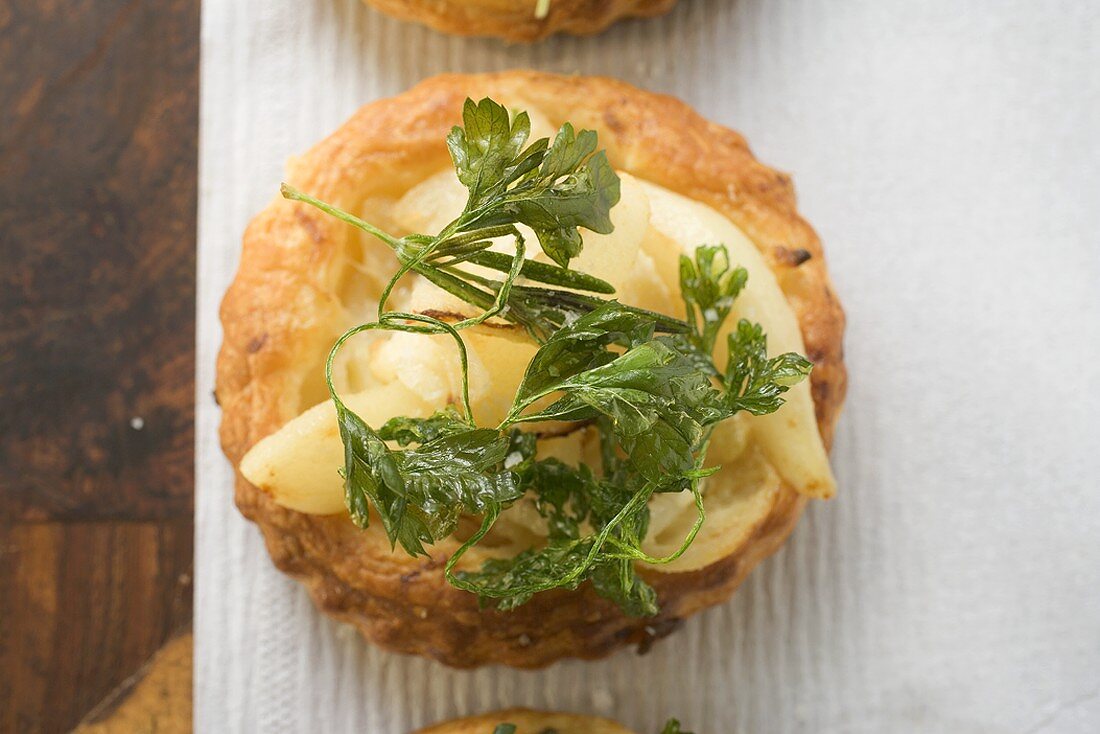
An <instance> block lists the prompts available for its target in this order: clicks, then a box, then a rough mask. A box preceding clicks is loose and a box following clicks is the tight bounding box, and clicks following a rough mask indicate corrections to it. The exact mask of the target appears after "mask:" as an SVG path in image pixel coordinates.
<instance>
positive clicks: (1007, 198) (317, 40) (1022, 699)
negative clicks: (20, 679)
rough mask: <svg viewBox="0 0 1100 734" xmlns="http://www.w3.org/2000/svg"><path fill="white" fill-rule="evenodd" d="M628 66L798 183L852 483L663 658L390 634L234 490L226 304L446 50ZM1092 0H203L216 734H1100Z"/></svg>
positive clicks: (206, 432) (202, 466) (1097, 197)
mask: <svg viewBox="0 0 1100 734" xmlns="http://www.w3.org/2000/svg"><path fill="white" fill-rule="evenodd" d="M511 67H537V68H541V69H547V70H554V71H564V72H582V73H593V74H597V73H598V74H608V75H613V76H618V77H621V78H624V79H626V80H627V81H630V82H633V83H635V84H638V85H640V86H644V87H647V88H650V89H655V90H660V91H666V92H670V93H674V94H676V95H678V96H680V97H682V98H684V99H686V100H687V101H688V102H690V103H691V104H693V105H695V106H696V107H697V108H698V109H699V110H700V111H701V112H703V113H704V114H705V115H707V116H708V117H710V118H711V119H714V120H716V121H718V122H721V123H724V124H727V125H729V126H731V127H734V128H736V129H738V130H740V131H742V132H743V133H745V134H746V135H747V137H748V139H749V140H750V142H751V143H752V146H753V149H754V150H755V151H756V153H757V154H758V155H759V156H760V157H761V158H762V159H763V160H764V161H765V162H767V163H770V164H772V165H774V166H776V167H779V168H781V169H784V170H788V171H791V172H792V173H793V175H794V178H795V181H796V183H797V185H798V190H799V193H800V201H801V209H802V211H803V213H804V214H805V215H806V216H807V217H808V218H809V219H810V221H811V222H813V223H814V225H815V226H816V227H817V229H818V231H819V232H820V234H821V235H822V238H823V239H824V241H825V243H826V248H827V254H828V258H829V264H830V267H831V270H832V273H833V277H834V279H835V281H836V284H837V287H838V290H839V293H840V295H841V298H842V299H843V302H844V304H845V306H846V308H847V311H848V314H849V320H850V321H849V331H848V338H847V359H848V365H849V368H850V370H851V390H850V393H849V396H848V405H847V408H846V411H845V415H844V418H843V420H842V422H841V426H840V431H839V435H838V438H837V442H836V448H835V451H834V454H833V460H834V464H835V467H836V473H837V477H838V479H839V482H840V493H839V496H838V497H837V499H836V500H834V501H832V502H829V503H815V504H813V505H812V506H811V508H810V509H809V511H808V512H807V513H806V516H805V517H804V519H803V520H802V522H801V524H800V525H799V527H798V528H797V529H796V531H795V533H794V536H793V537H792V539H791V541H790V542H789V543H788V544H787V546H786V547H785V548H784V549H783V550H782V551H781V552H780V553H778V554H777V555H776V556H775V557H774V558H772V559H770V560H768V561H767V562H765V563H764V564H763V565H762V566H761V567H760V568H758V569H757V570H756V572H755V573H754V574H753V575H752V577H751V578H750V579H749V581H748V582H747V583H746V584H745V586H744V587H743V588H742V589H741V591H739V592H738V594H737V596H736V597H735V598H734V600H733V601H732V602H730V603H729V604H726V605H724V606H722V607H720V608H717V609H715V610H712V611H710V612H707V613H705V614H703V615H700V616H699V617H696V618H694V619H692V620H690V621H689V622H688V624H687V625H686V626H685V628H684V629H683V630H682V631H680V632H679V633H678V634H676V635H674V636H673V637H671V638H669V639H667V640H665V641H663V642H661V643H660V644H658V645H657V646H656V648H655V649H654V650H653V651H652V652H651V653H650V654H649V655H648V656H647V657H643V658H639V657H637V656H635V655H634V654H633V653H631V652H626V653H623V654H619V655H617V656H614V657H612V658H611V659H609V660H607V661H605V662H600V663H578V662H567V663H563V664H559V665H556V666H553V667H551V668H550V669H548V670H546V671H543V672H535V673H530V672H528V673H523V672H516V671H513V670H509V669H503V668H487V669H482V670H478V671H476V672H456V671H452V670H449V669H447V668H445V667H443V666H441V665H438V664H435V663H432V662H428V661H425V660H420V659H414V658H406V657H401V656H395V655H391V654H387V653H384V652H381V651H378V650H376V649H373V648H371V647H369V646H368V645H367V644H366V643H364V642H362V641H361V640H360V639H359V638H358V637H357V636H356V635H355V634H354V633H352V632H351V631H350V630H349V629H346V628H343V627H341V626H340V625H338V624H336V623H334V622H332V621H330V620H328V619H326V618H324V617H322V616H321V615H320V614H319V613H317V612H316V611H315V610H314V609H313V607H312V605H311V604H310V602H309V600H308V599H307V598H306V595H305V593H304V592H303V591H302V590H301V589H300V588H299V587H298V586H297V585H296V584H295V583H294V582H292V581H290V580H289V579H287V578H284V577H283V576H282V575H280V574H279V573H278V572H277V571H275V569H274V568H273V567H272V565H271V563H270V561H269V560H268V557H267V555H266V553H265V551H264V548H263V546H262V544H261V541H260V537H259V533H258V532H257V531H256V530H255V528H253V527H252V526H251V525H249V524H248V523H246V522H245V521H244V520H243V519H241V517H240V516H239V515H238V514H237V512H236V510H235V508H234V507H233V504H232V498H231V492H232V481H231V472H230V469H229V466H228V465H227V463H226V462H225V460H224V458H223V457H222V454H221V452H220V450H219V448H218V445H217V435H216V427H217V422H218V420H219V415H218V410H217V408H216V406H215V405H214V403H213V401H212V399H211V389H212V385H213V365H214V357H215V354H216V351H217V348H218V345H219V343H220V339H221V335H220V327H219V325H218V321H217V305H218V302H219V300H220V299H221V296H222V293H223V291H224V289H225V287H226V285H227V284H228V283H229V281H230V279H231V277H232V274H233V272H234V269H235V267H236V262H237V256H238V250H239V243H240V235H241V232H242V231H243V229H244V227H245V225H246V223H247V222H248V220H249V218H250V217H252V216H253V215H254V214H255V213H257V212H258V211H259V210H260V209H261V208H263V206H264V205H265V204H266V203H267V202H268V201H269V200H270V199H271V198H272V197H273V196H274V195H275V193H276V191H277V189H278V184H279V181H280V178H281V173H282V170H283V163H284V161H285V160H286V159H287V158H288V157H289V156H292V155H294V154H295V153H297V152H300V151H303V150H305V149H306V148H307V147H309V146H310V145H311V144H312V143H314V142H315V141H317V140H319V139H320V138H321V137H323V136H325V135H326V134H328V133H329V132H330V131H331V130H333V129H334V128H335V127H336V126H338V125H339V124H340V123H341V121H342V120H343V119H345V118H346V117H347V116H348V115H350V114H351V112H352V111H353V110H354V109H356V107H357V106H359V105H360V104H362V103H365V102H368V101H370V100H373V99H375V98H377V97H379V96H383V95H390V94H394V93H397V92H399V91H401V90H403V89H405V88H407V87H409V86H410V85H412V84H413V83H415V82H416V81H418V80H419V79H421V78H423V77H425V76H429V75H431V74H434V73H437V72H443V71H482V70H496V69H506V68H511ZM1098 68H1100V5H1097V4H1096V3H1093V2H1089V1H1088V0H1081V1H1079V2H1068V1H1067V2H1048V3H1036V2H1033V1H1032V0H1012V1H1009V0H1004V1H1001V2H997V1H995V0H988V1H987V2H968V3H963V2H958V1H957V0H927V1H924V2H905V1H904V0H813V1H799V0H683V1H682V2H681V4H680V7H679V8H678V9H677V10H676V11H675V12H674V13H672V14H671V15H670V16H668V17H666V18H662V19H659V20H652V21H642V22H629V23H624V24H621V25H619V26H617V27H616V28H615V29H613V30H612V31H611V32H610V33H608V34H606V35H603V36H600V37H597V38H592V39H558V40H554V41H551V42H549V43H544V44H541V45H537V46H534V47H529V48H528V47H509V46H505V45H502V44H500V43H497V42H494V41H486V40H463V39H457V38H449V37H444V36H441V35H438V34H436V33H433V32H431V31H427V30H424V29H421V28H419V27H416V26H411V25H406V24H402V23H398V22H396V21H392V20H390V19H387V18H384V17H382V16H380V15H379V14H377V13H375V12H373V11H370V10H368V9H367V8H365V7H362V6H361V5H360V4H359V2H358V1H357V0H293V1H291V0H205V2H204V3H203V31H202V111H201V174H200V179H201V181H200V188H201V206H200V228H199V273H200V274H199V305H198V316H199V352H198V354H199V357H198V398H197V399H198V438H197V470H198V478H197V484H198V486H197V509H196V514H197V538H196V557H197V560H196V565H197V572H196V581H197V585H196V609H195V631H196V673H195V683H196V685H195V726H196V730H197V731H199V732H246V731H247V732H369V733H371V734H374V733H377V734H404V732H407V731H409V730H410V729H412V728H414V727H416V726H419V725H423V724H425V723H429V722H431V721H434V720H439V719H442V718H445V717H449V716H452V715H457V714H467V713H475V712H481V711H483V710H487V709H491V708H495V707H504V706H514V705H528V706H539V707H550V708H557V709H565V710H574V711H582V712H592V713H600V714H608V715H613V716H615V717H617V718H619V719H621V720H622V721H623V722H625V723H626V724H628V725H630V726H632V727H636V728H637V729H638V730H639V731H641V732H655V731H656V730H657V729H658V728H659V724H660V722H662V721H663V720H664V718H665V717H667V716H669V715H673V714H675V715H677V716H679V717H680V718H681V719H683V720H684V722H685V723H686V724H688V725H690V727H692V728H694V729H695V730H697V731H699V732H701V734H717V733H718V732H745V733H750V732H755V733H762V732H883V731H905V732H908V731H920V732H964V731H965V732H1081V733H1085V732H1096V731H1100V486H1098V485H1100V419H1098V418H1097V415H1098V414H1100V386H1098V385H1100V295H1098V293H1100V289H1098V284H1100V146H1098V145H1097V134H1098V133H1100V129H1098V121H1100V74H1098V73H1097V69H1098Z"/></svg>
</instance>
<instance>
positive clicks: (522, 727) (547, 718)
mask: <svg viewBox="0 0 1100 734" xmlns="http://www.w3.org/2000/svg"><path fill="white" fill-rule="evenodd" d="M500 724H515V726H516V734H541V732H544V731H546V730H547V729H552V730H553V731H555V732H557V734H634V732H632V731H631V730H630V729H627V728H626V727H625V726H623V725H622V724H619V723H617V722H615V721H612V720H611V719H604V718H601V717H599V716H583V715H580V714H559V713H552V712H549V711H532V710H531V709H507V710H504V711H493V712H492V713H488V714H482V715H480V716H467V717H465V718H462V719H453V720H451V721H445V722H443V723H442V724H436V725H435V726H429V727H428V728H426V729H421V730H419V731H417V732H414V733H413V734H493V729H494V728H495V727H497V726H498V725H500Z"/></svg>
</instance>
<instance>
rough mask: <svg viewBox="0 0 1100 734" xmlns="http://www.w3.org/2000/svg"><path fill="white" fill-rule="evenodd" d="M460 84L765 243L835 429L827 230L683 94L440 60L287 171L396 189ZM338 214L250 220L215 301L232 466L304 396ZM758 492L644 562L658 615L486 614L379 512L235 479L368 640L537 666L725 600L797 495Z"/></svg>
mask: <svg viewBox="0 0 1100 734" xmlns="http://www.w3.org/2000/svg"><path fill="white" fill-rule="evenodd" d="M467 95H470V96H474V97H480V96H484V95H490V96H493V97H494V98H496V99H498V100H502V101H507V100H520V102H519V103H518V104H520V105H522V106H523V107H524V108H526V109H528V110H531V111H532V112H539V113H542V114H543V115H545V116H546V117H548V118H550V119H551V120H553V121H555V122H561V121H564V120H570V121H572V122H573V123H574V124H576V125H577V126H578V127H589V128H594V129H596V130H598V131H599V133H600V143H601V145H602V146H604V147H605V148H606V149H607V152H608V156H609V158H610V160H611V162H612V164H613V165H614V166H615V167H616V168H618V169H620V170H625V171H627V172H629V173H632V174H634V175H636V176H638V177H640V178H643V179H647V180H649V181H652V182H654V183H656V184H659V185H661V186H664V187H666V188H669V189H671V190H673V191H676V192H678V193H680V194H683V195H685V196H688V197H689V198H692V199H695V200H697V201H700V202H703V203H706V204H708V205H710V206H712V207H714V208H715V209H717V210H718V211H720V212H722V213H723V214H724V215H726V216H727V217H729V219H730V220H731V221H732V222H733V223H734V224H736V225H737V226H738V227H740V228H741V229H742V230H743V231H744V232H745V233H746V234H747V235H748V236H749V237H750V238H751V239H752V240H753V242H754V243H755V244H756V245H757V247H758V248H759V249H760V250H761V251H762V252H763V254H764V255H765V256H766V258H767V260H768V262H769V264H770V266H771V267H772V269H773V270H774V271H775V273H776V274H777V276H778V280H779V283H780V286H781V287H782V289H783V291H784V292H785V294H786V295H787V298H788V299H789V301H790V303H791V304H792V307H793V309H794V311H795V313H796V315H797V317H798V319H799V323H800V324H801V327H802V332H803V338H804V340H805V343H806V349H807V353H808V355H809V356H810V358H811V359H813V360H814V362H815V369H814V372H813V375H812V393H813V396H814V401H815V406H816V412H817V419H818V424H819V427H820V430H821V434H822V436H823V437H824V440H825V443H826V445H829V444H830V443H831V440H832V435H833V429H834V426H835V423H836V419H837V416H838V414H839V410H840V406H841V404H842V402H843V399H844V393H845V384H846V373H845V368H844V364H843V360H842V357H843V354H842V344H841V342H842V336H843V331H844V315H843V312H842V310H841V308H840V305H839V302H838V301H837V298H836V296H835V294H834V292H833V289H832V286H831V284H830V282H829V278H828V274H827V271H826V268H825V261H824V257H823V254H822V250H821V244H820V242H819V241H818V239H817V236H816V235H815V234H814V232H813V230H812V229H811V228H810V226H809V225H808V224H807V223H806V222H805V221H803V220H802V219H801V218H800V217H799V216H798V213H797V211H796V209H795V198H794V192H793V188H792V186H791V182H790V179H789V178H788V177H787V176H786V175H784V174H782V173H778V172H776V171H774V170H772V169H770V168H768V167H766V166H764V165H762V164H761V163H759V162H757V161H756V159H755V158H753V156H752V154H751V153H750V152H749V150H748V147H747V146H746V144H745V141H744V140H743V139H742V138H741V136H739V135H738V134H737V133H734V132H732V131H730V130H727V129H725V128H722V127H720V126H718V125H715V124H712V123H709V122H707V121H706V120H704V119H703V118H701V117H700V116H699V115H697V114H696V113H695V112H694V111H693V110H691V109H690V108H689V107H688V106H687V105H685V104H683V103H682V102H679V101H677V100H675V99H673V98H671V97H666V96H661V95H656V94H651V93H649V92H644V91H641V90H639V89H637V88H634V87H632V86H629V85H627V84H625V83H623V82H619V81H615V80H612V79H606V78H598V77H565V76H557V75H550V74H542V73H535V72H508V73H503V74H493V75H474V76H460V75H453V76H450V75H449V76H440V77H435V78H432V79H429V80H427V81H425V82H423V83H421V84H420V85H418V86H416V87H414V88H413V89H411V90H409V91H408V92H405V93H404V94H402V95H400V96H398V97H395V98H392V99H386V100H381V101H378V102H375V103H373V104H370V105H367V106H366V107H363V108H362V109H361V110H360V111H359V112H358V113H356V114H355V115H354V116H353V117H352V118H351V119H350V120H349V121H348V122H347V123H346V124H345V125H344V126H343V127H341V128H340V129H339V130H337V131H336V132H335V133H334V134H333V135H331V136H330V137H329V138H328V139H326V140H325V141H323V142H322V143H320V144H319V145H317V146H316V147H315V148H314V149H313V150H311V151H310V152H309V153H307V154H306V155H305V156H303V157H302V158H301V159H298V160H297V161H295V162H294V163H293V164H292V166H291V167H290V171H289V172H288V180H289V181H290V182H291V183H292V184H294V185H295V186H297V187H299V188H301V189H303V190H306V191H309V192H310V193H311V194H313V195H315V196H318V197H319V198H321V199H324V200H326V201H329V202H331V203H333V204H335V205H337V206H340V207H344V208H347V209H349V210H352V211H355V210H357V208H358V207H359V206H360V205H361V204H362V202H363V201H364V200H365V199H367V198H368V197H372V196H379V195H384V194H389V195H399V194H400V193H401V192H403V191H404V190H406V189H408V188H409V187H410V186H411V185H413V184H414V183H416V182H418V181H419V180H422V179H423V178H425V177H426V176H427V175H429V174H430V173H434V172H435V171H438V170H440V169H442V168H443V167H444V166H446V165H447V160H448V159H447V152H446V148H445V146H444V143H443V139H444V136H445V134H446V132H447V131H448V130H449V128H450V127H451V125H453V124H455V123H456V122H458V121H459V117H460V110H461V105H462V102H463V100H464V99H465V97H466V96H467ZM510 103H511V104H517V103H516V102H514V101H512V102H510ZM350 230H351V228H350V227H347V226H346V225H343V224H341V223H340V222H338V221H337V220H335V219H333V218H331V217H328V216H326V215H324V214H321V213H319V212H316V211H315V210H312V209H310V208H308V207H305V206H303V205H298V204H292V203H290V202H287V201H284V200H277V201H275V202H274V203H273V204H272V205H271V206H269V207H268V208H267V209H266V210H265V211H264V212H262V213H261V214H260V215H259V216H258V217H256V219H255V220H254V221H253V222H252V224H251V225H250V226H249V228H248V230H247V232H246V233H245V238H244V249H243V253H242V257H241V264H240V270H239V272H238V274H237V277H236V279H235V280H234V282H233V284H232V286H231V287H230V289H229V291H228V293H227V294H226V296H225V300H224V302H223V303H222V312H221V317H222V323H223V326H224V330H225V339H224V343H223V346H222V350H221V353H220V355H219V359H218V387H217V394H218V398H219V400H220V402H221V405H222V409H223V422H222V427H221V439H222V445H223V448H224V449H225V452H226V454H227V456H228V457H229V458H230V460H231V461H232V462H233V464H234V466H236V465H238V463H239V462H240V459H241V457H242V456H243V455H244V453H245V452H246V451H247V450H248V449H249V448H250V447H251V446H252V445H253V444H254V443H256V442H257V441H258V440H259V439H261V438H263V437H264V436H266V435H268V434H270V433H272V432H274V431H275V430H277V429H278V428H279V427H280V426H281V425H282V424H283V423H285V422H286V421H288V420H290V419H291V418H293V417H294V416H295V415H296V414H297V413H298V411H299V410H300V409H301V405H300V402H301V397H300V396H301V391H302V382H303V374H304V370H303V368H302V361H303V360H316V361H317V362H318V363H319V361H320V359H321V358H322V357H323V355H324V354H325V353H326V352H327V350H328V348H329V346H330V345H331V342H332V340H333V339H334V338H335V336H336V333H335V332H336V331H338V330H340V329H342V328H343V327H344V326H346V325H347V323H346V320H345V321H343V322H342V321H341V320H340V319H341V316H340V315H339V314H340V313H341V309H342V306H341V304H340V303H339V298H338V297H337V294H336V285H335V281H336V279H338V277H339V275H338V273H337V271H338V261H340V260H341V259H342V257H343V252H344V249H345V248H346V247H348V243H349V242H350V241H351V232H350ZM307 366H308V365H307ZM769 502H770V505H769V507H768V510H767V512H766V513H763V514H761V516H760V518H759V520H758V521H757V523H756V525H755V528H754V529H753V532H752V533H751V535H750V537H749V538H748V539H747V541H746V542H745V543H744V544H743V545H742V546H741V547H740V549H739V550H738V551H737V552H736V553H733V554H731V555H730V556H728V557H726V558H724V559H723V560H721V561H719V562H717V563H714V564H712V565H710V566H708V567H706V568H703V569H700V570H697V571H692V572H686V573H657V572H653V571H652V570H644V571H643V573H644V574H645V577H646V579H647V580H648V581H649V582H650V583H651V584H653V586H654V587H655V588H656V590H657V592H658V595H659V598H660V602H661V613H660V616H658V617H656V618H651V619H630V618H626V617H624V616H623V615H622V614H621V613H620V612H619V611H618V609H617V608H616V607H615V606H614V605H613V604H611V603H609V602H607V601H605V600H604V599H602V598H600V597H599V596H597V595H596V594H595V593H594V592H593V591H592V590H591V588H590V587H589V586H588V585H585V586H582V587H581V588H580V589H579V590H577V591H573V592H570V591H562V590H557V591H552V592H546V593H543V594H539V595H537V596H536V597H535V598H534V599H533V600H532V601H531V602H529V603H528V604H526V605H525V606H523V607H520V608H519V609H518V610H516V611H513V612H507V613H500V612H496V611H491V610H485V611H483V610H479V609H478V605H477V601H476V599H475V598H474V597H473V596H472V595H470V594H468V593H466V592H462V591H458V590H456V589H454V588H452V587H450V586H449V585H447V584H446V582H445V581H444V579H443V575H442V572H441V567H442V564H443V562H444V560H445V558H446V557H447V554H448V553H449V552H450V551H451V550H452V549H453V545H450V544H448V543H441V544H438V545H437V546H435V547H434V548H433V549H432V551H433V555H432V557H431V558H430V559H423V558H421V559H413V558H410V557H407V556H405V555H404V554H402V553H391V552H390V550H389V546H388V543H387V542H386V541H385V538H384V534H383V533H381V532H380V531H379V529H378V527H377V525H376V526H375V527H373V528H371V529H370V530H368V531H365V532H364V531H360V530H358V529H357V528H355V527H354V526H353V525H352V524H351V522H350V521H349V520H348V519H347V518H346V517H342V516H328V517H320V516H311V515H304V514H301V513H297V512H294V511H292V510H287V509H285V508H283V507H280V506H278V505H276V504H275V503H274V502H273V501H272V500H271V499H270V498H269V497H268V496H266V495H265V494H264V493H262V492H261V491H259V490H258V489H256V488H255V487H253V486H252V485H251V484H249V483H248V482H247V481H245V480H244V479H243V478H241V477H240V476H239V475H238V477H237V504H238V506H239V507H240V509H241V512H242V513H243V514H244V515H245V516H246V517H248V518H249V519H251V520H253V521H254V522H256V523H257V524H258V525H259V526H260V528H261V530H262V531H263V534H264V538H265V540H266V542H267V546H268V550H269V551H270V553H271V557H272V559H273V560H274V561H275V564H276V565H277V566H278V567H279V568H281V569H282V570H284V571H285V572H287V573H289V574H291V575H293V576H295V577H297V578H298V579H299V580H301V581H302V582H303V583H304V584H305V585H306V586H307V587H308V588H309V590H310V593H311V594H312V595H313V598H314V600H315V601H316V603H317V604H318V606H320V607H321V608H322V609H323V610H325V611H326V612H328V613H329V614H332V615H333V616H335V617H337V618H340V619H342V620H344V621H347V622H349V623H351V624H354V625H355V626H356V627H358V628H359V630H360V631H361V632H362V633H363V635H364V636H365V637H367V638H368V639H369V640H371V641H373V642H375V643H376V644H379V645H381V646H383V647H386V648H389V649H391V650H396V651H400V652H405V653H415V654H419V655H425V656H428V657H433V658H436V659H438V660H441V661H442V662H444V663H446V664H448V665H453V666H458V667H473V666H477V665H482V664H486V663H503V664H507V665H513V666H517V667H525V668H532V667H540V666H543V665H547V664H549V663H551V662H553V661H555V660H557V659H559V658H562V657H580V658H586V659H594V658H600V657H603V656H605V655H607V654H609V653H610V652H611V651H613V650H615V649H617V648H619V647H622V646H624V645H627V644H633V643H637V644H639V645H641V646H643V647H644V646H647V645H648V644H649V643H650V642H651V641H652V640H653V639H654V638H656V637H660V636H663V635H664V634H667V633H668V632H670V631H672V630H673V629H674V628H675V627H676V626H677V625H678V624H679V621H680V620H681V619H682V618H684V617H687V616H688V615H690V614H693V613H695V612H697V611H699V610H700V609H703V608H705V607H708V606H711V605H714V604H717V603H720V602H722V601H724V600H726V599H727V598H729V596H730V595H731V594H732V593H733V590H734V589H735V588H736V587H737V586H738V585H739V584H740V583H741V582H742V581H743V580H744V578H745V577H746V575H747V574H748V572H749V571H750V570H751V569H752V568H753V567H754V566H755V565H756V564H757V563H759V562H760V560H762V559H763V558H765V557H766V556H768V555H770V554H771V553H772V552H774V551H775V550H776V549H777V548H778V547H779V546H780V545H781V544H782V543H783V541H784V540H785V539H786V537H787V535H788V534H789V533H790V531H791V529H792V528H793V527H794V525H795V523H796V522H797V520H798V517H799V515H800V514H801V511H802V508H803V507H804V505H805V502H806V500H805V498H804V497H802V496H800V495H798V494H796V493H795V492H794V490H792V489H790V488H789V487H786V486H782V487H781V488H780V489H779V490H778V491H776V492H774V493H772V495H771V496H770V499H769Z"/></svg>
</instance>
